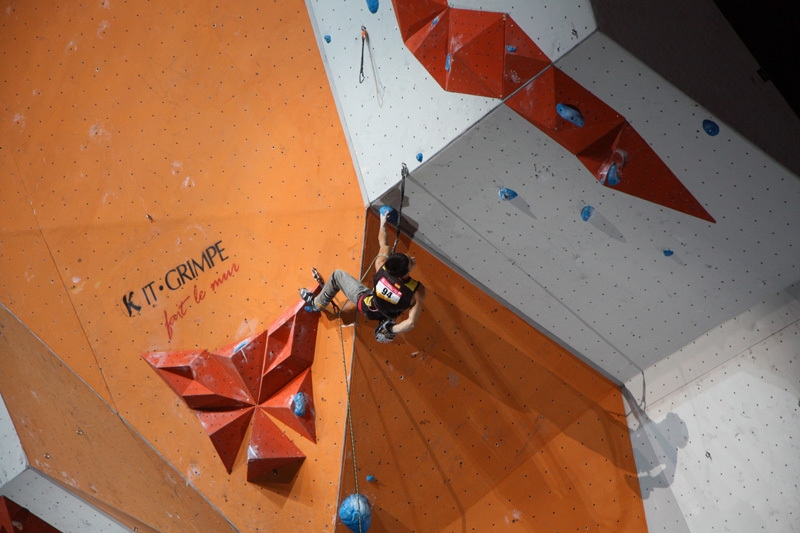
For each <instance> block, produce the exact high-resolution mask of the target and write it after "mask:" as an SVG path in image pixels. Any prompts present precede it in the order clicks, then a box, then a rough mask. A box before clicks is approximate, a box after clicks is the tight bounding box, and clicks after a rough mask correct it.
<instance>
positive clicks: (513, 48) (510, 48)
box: [506, 44, 517, 54]
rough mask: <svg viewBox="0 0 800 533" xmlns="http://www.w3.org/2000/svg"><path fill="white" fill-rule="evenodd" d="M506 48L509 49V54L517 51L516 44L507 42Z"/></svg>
mask: <svg viewBox="0 0 800 533" xmlns="http://www.w3.org/2000/svg"><path fill="white" fill-rule="evenodd" d="M506 50H508V53H509V54H513V53H514V52H516V51H517V47H516V46H511V45H510V44H507V45H506Z"/></svg>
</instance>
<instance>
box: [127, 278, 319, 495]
mask: <svg viewBox="0 0 800 533" xmlns="http://www.w3.org/2000/svg"><path fill="white" fill-rule="evenodd" d="M317 290H319V289H317ZM304 305H305V302H303V301H302V300H301V301H299V302H298V303H297V304H295V305H294V306H293V307H291V308H290V309H289V310H287V311H286V312H285V313H284V314H283V315H281V316H280V317H279V318H278V319H276V320H275V321H274V322H273V323H272V325H271V326H270V327H269V329H268V330H267V331H264V332H261V333H258V334H256V335H252V336H251V337H248V338H246V339H244V340H241V341H239V342H237V343H235V344H231V345H230V346H226V347H224V348H220V349H217V350H214V351H211V352H209V351H207V350H177V351H164V352H149V353H145V354H142V357H143V358H144V359H145V360H146V361H147V362H148V363H149V364H150V366H152V367H153V369H155V371H156V372H158V374H159V375H160V376H161V377H162V378H163V379H164V381H165V382H166V383H167V384H168V385H169V386H170V388H172V390H174V391H175V392H176V393H177V394H178V395H179V396H181V398H183V399H184V401H185V402H186V404H187V405H188V406H189V407H190V408H191V409H193V410H194V411H195V413H196V414H197V417H198V419H199V420H200V422H201V424H202V426H203V428H204V429H205V431H206V433H207V434H208V436H209V437H210V438H211V442H212V443H213V445H214V448H215V449H216V451H217V454H218V455H219V457H220V459H221V460H222V462H223V464H224V465H225V468H226V469H227V470H228V473H231V472H232V471H233V467H234V464H235V462H236V458H237V456H238V455H239V452H240V450H241V448H242V443H243V442H244V441H245V437H246V436H247V435H248V429H250V430H251V431H250V437H249V443H248V447H247V480H248V481H250V482H253V483H286V482H289V481H291V480H292V479H293V478H294V476H295V474H296V473H297V471H298V469H299V468H300V466H301V464H302V463H303V460H304V459H305V455H304V454H303V452H302V451H301V450H300V449H299V448H298V447H297V446H296V445H295V444H294V442H293V441H292V439H290V438H289V437H288V436H287V435H286V433H285V432H284V431H283V430H281V429H280V428H279V427H278V425H277V424H276V423H275V422H273V421H272V420H271V419H270V416H268V415H267V413H269V415H271V416H273V417H274V418H275V419H277V420H279V421H280V422H281V423H283V424H284V425H285V426H287V427H289V428H291V429H293V430H294V431H296V432H297V433H299V434H300V435H302V436H303V437H305V438H307V439H308V440H310V441H311V442H316V429H315V425H314V420H315V411H314V400H313V397H314V395H313V390H312V385H311V368H310V367H311V363H312V362H313V361H314V350H315V346H316V337H317V324H318V322H319V317H320V314H319V313H309V312H307V311H305V310H304V308H303V307H304Z"/></svg>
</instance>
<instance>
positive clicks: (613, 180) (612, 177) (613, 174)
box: [606, 163, 620, 187]
mask: <svg viewBox="0 0 800 533" xmlns="http://www.w3.org/2000/svg"><path fill="white" fill-rule="evenodd" d="M619 182H620V177H619V171H618V170H617V164H616V163H612V164H611V166H610V167H609V168H608V173H607V174H606V183H607V184H608V186H609V187H613V186H614V185H619Z"/></svg>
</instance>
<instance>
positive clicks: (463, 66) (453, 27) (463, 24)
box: [445, 8, 505, 98]
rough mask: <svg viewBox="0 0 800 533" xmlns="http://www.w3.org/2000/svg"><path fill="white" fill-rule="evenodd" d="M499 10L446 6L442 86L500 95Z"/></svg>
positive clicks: (502, 28)
mask: <svg viewBox="0 0 800 533" xmlns="http://www.w3.org/2000/svg"><path fill="white" fill-rule="evenodd" d="M503 18H504V16H503V14H502V13H493V12H487V11H476V10H472V9H453V8H451V9H450V42H449V47H448V48H449V50H448V51H449V54H450V63H449V71H448V75H447V84H446V87H445V88H446V89H447V90H448V91H451V92H456V93H462V94H474V95H476V96H488V97H490V98H500V97H501V96H502V92H503V61H502V58H503V46H504V44H503V43H504V42H505V26H504V22H503Z"/></svg>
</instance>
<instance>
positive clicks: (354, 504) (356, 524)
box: [339, 494, 372, 533]
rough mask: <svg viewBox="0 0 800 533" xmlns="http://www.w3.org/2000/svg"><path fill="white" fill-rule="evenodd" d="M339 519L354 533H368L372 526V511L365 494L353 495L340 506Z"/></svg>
mask: <svg viewBox="0 0 800 533" xmlns="http://www.w3.org/2000/svg"><path fill="white" fill-rule="evenodd" d="M339 518H341V519H342V523H343V524H344V525H345V526H347V528H348V529H349V530H350V531H353V532H354V533H358V532H361V533H366V532H367V530H368V529H369V526H371V525H372V509H370V507H369V500H368V499H367V497H366V496H364V495H363V494H351V495H350V496H348V497H347V498H345V500H344V501H343V502H342V505H341V506H339Z"/></svg>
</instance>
